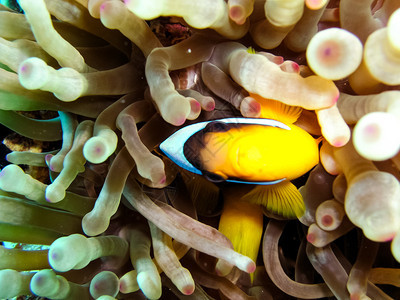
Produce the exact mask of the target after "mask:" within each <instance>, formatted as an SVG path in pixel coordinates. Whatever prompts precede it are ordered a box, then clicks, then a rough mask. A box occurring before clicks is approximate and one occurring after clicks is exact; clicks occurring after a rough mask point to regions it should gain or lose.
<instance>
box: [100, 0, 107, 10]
mask: <svg viewBox="0 0 400 300" xmlns="http://www.w3.org/2000/svg"><path fill="white" fill-rule="evenodd" d="M106 6H107V2H104V3H103V4H101V5H100V11H101V12H104V11H105V9H106Z"/></svg>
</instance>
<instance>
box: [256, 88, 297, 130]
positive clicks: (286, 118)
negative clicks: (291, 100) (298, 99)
mask: <svg viewBox="0 0 400 300" xmlns="http://www.w3.org/2000/svg"><path fill="white" fill-rule="evenodd" d="M250 97H252V98H254V99H255V100H256V101H257V102H258V103H260V105H261V114H260V118H265V119H274V120H279V121H281V122H283V123H286V124H293V123H294V122H296V121H297V119H298V118H299V117H300V115H301V112H302V111H303V108H301V107H300V106H291V105H287V104H285V103H282V102H280V101H277V100H272V99H266V98H263V97H261V96H259V95H256V94H252V93H250Z"/></svg>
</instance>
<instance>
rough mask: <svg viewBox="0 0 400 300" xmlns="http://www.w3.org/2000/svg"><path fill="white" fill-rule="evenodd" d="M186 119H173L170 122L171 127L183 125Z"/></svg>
mask: <svg viewBox="0 0 400 300" xmlns="http://www.w3.org/2000/svg"><path fill="white" fill-rule="evenodd" d="M185 121H186V118H185V117H183V116H178V117H177V118H175V119H174V120H173V122H172V124H173V125H175V126H181V125H183V123H185Z"/></svg>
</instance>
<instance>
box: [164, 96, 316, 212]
mask: <svg viewBox="0 0 400 300" xmlns="http://www.w3.org/2000/svg"><path fill="white" fill-rule="evenodd" d="M251 96H252V97H254V98H255V99H256V100H257V101H258V102H259V103H260V104H261V107H262V110H261V117H260V118H245V117H234V118H223V119H218V120H212V121H205V122H200V123H195V124H191V125H188V126H185V127H183V128H181V129H179V130H178V131H176V132H175V133H174V134H173V135H171V136H170V137H169V138H167V139H166V140H165V141H163V142H162V143H161V144H160V146H159V148H160V150H161V151H162V152H163V153H164V154H165V155H166V156H167V157H168V158H169V159H171V160H172V161H173V162H174V163H176V164H177V165H179V166H180V167H182V168H184V169H186V170H188V171H190V172H192V173H195V174H200V175H203V176H204V177H206V178H207V179H208V180H210V181H213V182H231V183H239V184H247V185H249V184H251V185H255V188H254V189H252V190H251V191H250V192H249V193H247V194H246V195H244V196H243V197H242V200H243V201H249V202H251V203H254V204H257V205H263V206H264V207H265V208H266V209H267V210H268V211H271V212H272V213H274V214H278V215H281V216H283V217H287V218H294V217H300V216H302V215H303V213H304V211H305V206H304V202H303V199H302V196H301V194H300V193H299V191H298V190H297V188H296V187H295V186H294V185H293V184H292V183H291V182H290V181H291V180H293V179H296V178H298V177H300V176H301V175H303V174H305V173H306V172H308V171H309V170H311V169H312V168H313V167H314V166H315V165H316V164H317V163H318V161H319V150H318V144H319V141H320V140H319V139H314V137H312V136H311V135H310V134H309V133H308V132H306V131H305V130H303V129H302V128H300V127H298V126H296V125H294V124H293V123H294V122H295V121H296V120H297V118H298V117H299V115H300V113H301V110H302V109H301V108H300V107H294V106H288V105H285V104H283V103H281V102H278V101H274V100H269V99H263V98H261V97H259V96H257V95H251Z"/></svg>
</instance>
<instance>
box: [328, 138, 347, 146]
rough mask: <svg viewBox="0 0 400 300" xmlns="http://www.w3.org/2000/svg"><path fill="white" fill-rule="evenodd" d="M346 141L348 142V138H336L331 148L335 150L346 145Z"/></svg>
mask: <svg viewBox="0 0 400 300" xmlns="http://www.w3.org/2000/svg"><path fill="white" fill-rule="evenodd" d="M348 141H349V138H348V137H345V136H341V137H337V138H335V139H334V140H333V141H332V146H333V147H337V148H339V147H343V146H344V145H346V144H347V142H348Z"/></svg>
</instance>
